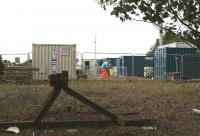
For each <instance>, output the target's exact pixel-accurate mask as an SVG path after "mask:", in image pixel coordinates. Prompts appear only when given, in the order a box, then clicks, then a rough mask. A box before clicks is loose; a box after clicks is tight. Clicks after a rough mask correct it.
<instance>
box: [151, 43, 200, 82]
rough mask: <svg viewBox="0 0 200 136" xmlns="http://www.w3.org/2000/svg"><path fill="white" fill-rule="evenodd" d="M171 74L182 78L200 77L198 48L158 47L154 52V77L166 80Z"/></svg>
mask: <svg viewBox="0 0 200 136" xmlns="http://www.w3.org/2000/svg"><path fill="white" fill-rule="evenodd" d="M171 74H176V76H177V78H181V79H196V78H200V54H199V53H198V49H197V48H168V47H165V48H158V49H156V50H155V52H154V78H156V79H162V80H166V79H169V77H170V76H171Z"/></svg>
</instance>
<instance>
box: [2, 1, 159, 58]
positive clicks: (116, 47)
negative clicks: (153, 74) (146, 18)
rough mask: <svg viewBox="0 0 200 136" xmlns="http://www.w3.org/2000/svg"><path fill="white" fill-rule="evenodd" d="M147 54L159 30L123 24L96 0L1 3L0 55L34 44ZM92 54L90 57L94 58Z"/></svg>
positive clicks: (20, 51) (140, 25)
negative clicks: (73, 45) (95, 41)
mask: <svg viewBox="0 0 200 136" xmlns="http://www.w3.org/2000/svg"><path fill="white" fill-rule="evenodd" d="M95 34H96V35H97V52H128V53H133V54H134V53H146V52H147V51H148V50H149V48H150V46H151V45H153V44H154V43H155V41H156V38H158V36H159V33H158V30H157V29H156V28H155V27H154V26H153V25H151V24H147V23H143V22H123V23H122V22H121V21H120V20H119V19H118V18H116V17H115V16H111V15H110V13H109V12H108V11H104V10H103V9H102V8H101V7H100V5H98V4H97V3H96V2H95V0H1V1H0V53H27V52H31V50H32V43H47V44H48V43H51V44H52V43H59V44H77V51H78V52H87V51H94V39H95ZM93 56H94V55H92V56H91V57H93ZM3 57H4V56H3Z"/></svg>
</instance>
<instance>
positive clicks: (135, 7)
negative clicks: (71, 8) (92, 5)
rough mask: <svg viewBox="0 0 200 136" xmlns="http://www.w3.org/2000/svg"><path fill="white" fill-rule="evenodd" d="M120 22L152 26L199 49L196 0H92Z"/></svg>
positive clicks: (199, 2) (199, 21)
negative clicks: (107, 9)
mask: <svg viewBox="0 0 200 136" xmlns="http://www.w3.org/2000/svg"><path fill="white" fill-rule="evenodd" d="M96 1H97V2H98V3H99V4H100V5H101V6H102V7H103V8H104V9H105V10H106V8H107V7H112V10H111V15H115V16H117V17H119V18H120V19H121V20H122V21H125V20H137V21H145V22H149V23H153V24H154V25H156V26H158V27H161V28H163V30H164V31H167V32H171V33H173V34H174V35H177V36H178V37H179V38H180V39H182V40H183V41H184V42H187V43H192V44H193V45H195V46H196V47H198V48H200V19H199V18H200V0H96Z"/></svg>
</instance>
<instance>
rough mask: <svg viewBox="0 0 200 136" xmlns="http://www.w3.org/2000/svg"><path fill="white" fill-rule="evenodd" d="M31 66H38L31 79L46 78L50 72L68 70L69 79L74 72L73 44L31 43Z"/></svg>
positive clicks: (74, 51)
mask: <svg viewBox="0 0 200 136" xmlns="http://www.w3.org/2000/svg"><path fill="white" fill-rule="evenodd" d="M32 66H33V67H36V68H39V71H38V72H35V73H34V75H33V79H35V80H48V78H49V75H50V74H56V73H61V72H62V71H68V72H69V79H72V78H75V74H76V45H75V44H32Z"/></svg>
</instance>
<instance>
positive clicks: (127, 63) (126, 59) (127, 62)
mask: <svg viewBox="0 0 200 136" xmlns="http://www.w3.org/2000/svg"><path fill="white" fill-rule="evenodd" d="M132 64H133V62H132V56H122V67H126V69H127V76H132V75H133V73H132V72H133V70H132Z"/></svg>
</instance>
